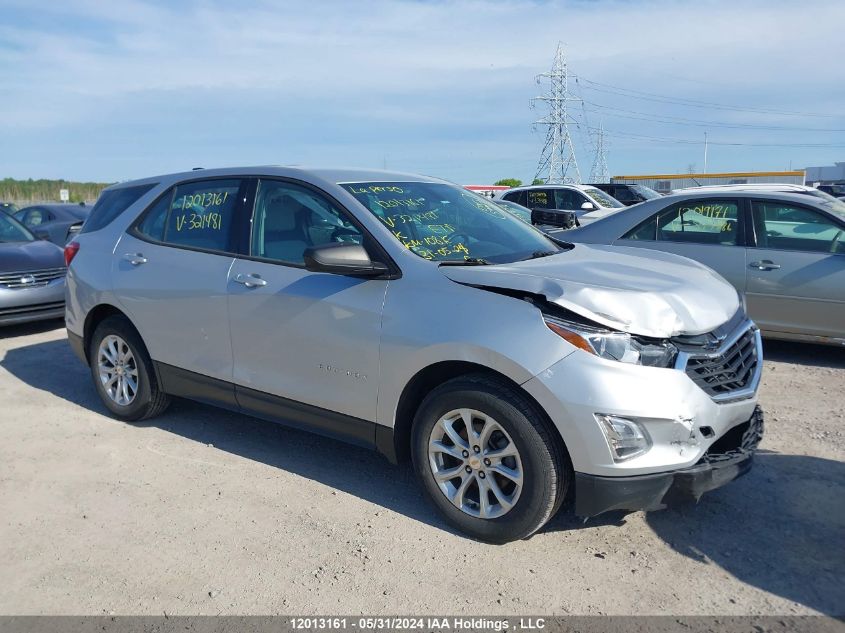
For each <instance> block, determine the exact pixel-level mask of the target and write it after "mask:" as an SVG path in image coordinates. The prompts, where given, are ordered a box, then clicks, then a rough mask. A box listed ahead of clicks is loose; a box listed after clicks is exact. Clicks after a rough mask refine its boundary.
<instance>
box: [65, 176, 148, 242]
mask: <svg viewBox="0 0 845 633" xmlns="http://www.w3.org/2000/svg"><path fill="white" fill-rule="evenodd" d="M156 184H158V183H152V184H149V185H136V186H134V187H121V188H120V189H112V190H111V191H104V192H103V193H101V194H100V197H99V199H98V200H97V204H95V205H94V208H93V209H91V213H90V214H89V215H88V219H87V220H86V221H85V224H83V225H82V230H81V231H80V233H90V232H91V231H99V230H100V229H101V228H103V227H104V226H108V225H109V224H111V222H112V221H113V220H114V219H115V218H116V217H117V216H119V215H120V214H121V213H123V212H124V211H126V209H128V208H129V207H131V206H132V205H133V204H134V203H135V202H136V201H137V200H138V199H139V198H140V197H141V196H143V195H144V194H145V193H147V192H148V191H149V190H150V189H152V188H153V187H155V186H156Z"/></svg>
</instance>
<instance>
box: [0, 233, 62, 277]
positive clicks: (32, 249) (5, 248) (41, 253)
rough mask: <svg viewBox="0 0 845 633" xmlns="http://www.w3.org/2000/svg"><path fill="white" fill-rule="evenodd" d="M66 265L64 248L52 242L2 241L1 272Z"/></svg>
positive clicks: (0, 253) (0, 249)
mask: <svg viewBox="0 0 845 633" xmlns="http://www.w3.org/2000/svg"><path fill="white" fill-rule="evenodd" d="M64 265H65V258H64V253H63V251H62V249H61V248H59V247H58V246H56V245H55V244H53V243H52V242H48V241H46V240H35V241H34V242H0V274H3V273H16V272H23V271H27V270H40V269H43V268H62V267H64Z"/></svg>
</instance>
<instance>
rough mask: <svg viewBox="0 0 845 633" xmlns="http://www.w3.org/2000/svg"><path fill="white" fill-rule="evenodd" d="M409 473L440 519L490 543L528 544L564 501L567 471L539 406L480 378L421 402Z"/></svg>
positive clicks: (448, 387)
mask: <svg viewBox="0 0 845 633" xmlns="http://www.w3.org/2000/svg"><path fill="white" fill-rule="evenodd" d="M411 444H412V446H411V454H412V458H413V462H414V469H415V471H416V473H417V476H418V477H419V479H420V481H421V482H422V485H423V488H424V490H425V491H426V493H427V494H428V497H429V498H430V499H431V501H432V502H433V503H434V505H435V506H436V507H437V508H438V509H439V510H440V512H441V513H442V514H443V516H444V517H445V519H446V520H447V521H448V522H449V523H450V524H451V525H452V526H454V527H455V528H457V529H458V530H460V531H462V532H464V533H466V534H468V535H470V536H472V537H473V538H476V539H478V540H481V541H485V542H488V543H507V542H509V541H514V540H518V539H523V538H527V537H528V536H530V535H532V534H533V533H534V532H536V531H537V530H539V529H540V528H541V527H542V526H543V525H544V524H545V523H546V522H547V521H548V520H549V519H550V518H551V517H552V516H553V514H554V513H555V512H556V511H557V509H558V508H559V507H560V504H561V502H562V501H563V499H564V497H565V495H566V491H567V488H568V486H569V481H570V480H571V466H570V464H569V459H568V457H567V455H566V452H565V449H564V448H563V447H562V446H561V444H560V443H559V441H558V438H556V437H554V436H553V430H552V429H550V428H549V426H548V424H547V423H546V420H545V418H544V416H543V415H542V413H541V412H540V411H539V410H538V408H537V406H536V405H535V404H534V403H533V402H532V401H531V400H530V399H529V398H527V397H526V395H525V394H524V393H522V392H521V391H519V389H518V388H516V387H514V386H513V385H511V384H509V383H507V382H506V381H504V380H501V379H497V378H494V377H487V376H483V375H471V376H464V377H460V378H456V379H453V380H450V381H448V382H446V383H444V384H443V385H441V386H439V387H437V388H436V389H434V390H433V391H432V392H431V393H430V394H429V395H428V396H427V397H426V398H425V400H423V402H422V404H421V405H420V408H419V409H418V411H417V414H416V416H415V418H414V425H413V429H412V437H411Z"/></svg>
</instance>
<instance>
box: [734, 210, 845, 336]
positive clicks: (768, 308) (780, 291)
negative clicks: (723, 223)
mask: <svg viewBox="0 0 845 633" xmlns="http://www.w3.org/2000/svg"><path fill="white" fill-rule="evenodd" d="M752 212H753V218H754V233H755V237H756V242H755V245H754V246H753V247H751V248H749V249H748V260H747V270H748V309H749V313H750V314H751V316H752V317H753V318H754V320H755V321H757V323H758V324H760V326H761V328H763V329H764V330H769V331H773V332H787V333H796V334H807V335H811V336H830V337H836V338H845V222H839V221H837V220H836V219H835V218H833V217H831V216H830V215H828V214H825V213H822V212H821V211H819V210H817V209H813V208H810V207H805V206H803V205H799V204H794V203H792V202H779V201H774V200H772V201H768V200H760V201H758V200H755V201H753V202H752Z"/></svg>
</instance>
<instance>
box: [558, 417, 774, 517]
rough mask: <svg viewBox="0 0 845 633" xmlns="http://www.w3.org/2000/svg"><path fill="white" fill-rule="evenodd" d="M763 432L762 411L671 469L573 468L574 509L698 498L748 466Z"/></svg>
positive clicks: (648, 506) (597, 510)
mask: <svg viewBox="0 0 845 633" xmlns="http://www.w3.org/2000/svg"><path fill="white" fill-rule="evenodd" d="M762 437H763V411H762V409H760V407H757V408H756V409H755V410H754V414H753V415H752V416H751V418H750V419H749V420H748V421H746V422H744V423H742V424H739V425H737V426H736V427H734V428H732V429H729V430H728V431H727V432H726V433H725V434H724V435H723V436H722V437H721V438H719V440H717V441H716V442H715V443H714V444H713V445H712V446H711V447H710V449H709V450H708V451H707V452H706V453H705V454H704V456H702V458H701V459H700V460H699V461H698V463H696V464H695V465H694V466H691V467H689V468H683V469H679V470H675V471H671V472H663V473H655V474H649V475H637V476H630V477H602V476H596V475H588V474H586V473H575V514H577V515H578V516H582V517H592V516H596V515H597V514H601V513H602V512H608V511H610V510H630V511H635V510H660V509H663V508H666V507H668V506H672V505H676V504H678V503H683V502H688V501H698V499H699V498H700V497H701V495H703V494H704V493H705V492H709V491H710V490H714V489H716V488H719V487H721V486H724V485H725V484H727V483H728V482H731V481H733V480H734V479H736V478H738V477H741V476H742V475H744V474H745V473H747V472H748V471H749V470H751V465H752V461H753V459H754V453H755V451H756V450H757V445H758V444H759V442H760V440H761V439H762Z"/></svg>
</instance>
